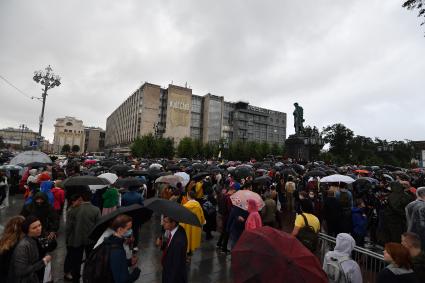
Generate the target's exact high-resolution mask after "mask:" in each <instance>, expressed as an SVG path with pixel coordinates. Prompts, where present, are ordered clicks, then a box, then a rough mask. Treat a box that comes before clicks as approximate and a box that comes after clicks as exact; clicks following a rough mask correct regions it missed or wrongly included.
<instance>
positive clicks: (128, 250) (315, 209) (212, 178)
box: [0, 162, 425, 283]
mask: <svg viewBox="0 0 425 283" xmlns="http://www.w3.org/2000/svg"><path fill="white" fill-rule="evenodd" d="M230 165H235V166H230ZM230 165H229V164H228V165H226V166H224V165H223V166H221V167H220V164H219V163H217V164H215V165H214V168H213V170H208V168H207V166H205V168H203V169H198V170H194V169H193V167H191V166H190V165H189V166H188V165H181V166H179V167H178V169H174V172H173V173H175V172H176V171H181V172H188V173H189V174H190V175H191V178H190V180H187V182H185V183H183V182H177V183H176V184H170V183H163V184H157V183H155V179H156V178H157V177H158V175H156V176H155V178H153V177H152V176H149V175H143V177H140V179H144V180H143V183H144V184H143V185H137V186H129V187H125V188H123V187H119V186H116V185H114V184H115V181H116V180H115V181H111V185H109V186H104V187H103V188H100V189H99V188H97V189H93V188H90V187H89V186H72V187H64V186H63V184H62V183H63V180H65V179H66V178H70V177H73V176H78V175H81V174H84V173H86V174H92V175H93V172H92V171H90V170H89V169H90V168H84V167H83V166H82V165H81V164H79V163H73V165H72V166H63V167H62V168H61V167H60V166H58V165H56V166H40V167H39V168H38V169H36V168H33V169H30V168H29V169H28V170H26V171H25V172H24V173H23V176H22V179H21V180H20V183H21V188H24V189H25V194H24V197H25V204H24V206H23V208H22V211H21V213H20V215H19V216H15V217H12V218H11V219H9V221H8V222H7V224H6V226H5V229H4V231H3V234H2V236H1V238H0V270H1V275H0V277H1V278H2V280H6V278H7V280H6V281H4V282H49V281H51V280H52V277H51V260H52V256H51V255H50V254H51V252H52V251H53V250H54V249H56V247H57V240H56V238H57V237H58V230H59V225H60V221H59V219H60V215H62V214H65V215H66V221H65V238H66V256H65V260H64V267H63V268H64V279H65V280H69V281H72V282H80V279H81V277H83V278H82V279H83V281H84V282H95V281H93V280H94V279H93V278H97V280H100V279H99V278H101V280H102V281H105V282H116V283H118V282H134V281H136V280H137V279H138V278H139V276H140V272H141V271H140V269H139V267H137V262H138V258H137V253H138V246H139V241H140V237H141V235H140V229H141V226H142V223H141V221H140V219H138V217H134V216H132V215H127V214H118V215H116V216H115V217H113V218H112V219H111V220H110V222H109V225H108V228H107V229H106V230H105V231H104V233H103V234H102V236H101V237H100V238H98V239H92V238H91V237H90V234H91V232H92V230H93V229H94V227H96V225H97V223H99V221H100V219H101V218H102V217H104V216H107V215H110V214H111V213H114V211H116V210H117V209H118V208H119V207H126V206H130V205H133V204H139V205H143V204H144V202H145V200H146V199H147V198H149V197H151V196H153V195H157V196H159V197H160V198H162V199H167V200H170V201H173V202H177V203H179V204H181V205H182V206H184V207H185V208H187V209H188V210H189V211H191V212H192V213H193V214H194V215H196V217H197V219H198V220H199V223H200V224H201V225H202V227H197V226H194V225H190V224H185V223H179V222H178V221H176V220H175V219H173V215H162V217H161V226H162V230H161V232H160V234H159V235H158V237H157V239H156V243H155V244H156V245H157V246H158V249H159V250H161V252H158V258H160V260H161V264H162V266H163V272H162V281H163V282H187V281H188V275H187V267H188V266H190V264H191V257H192V256H193V254H194V253H196V250H197V249H198V248H199V247H200V246H201V242H202V239H203V236H202V234H203V233H205V237H204V239H205V241H211V240H213V239H214V238H215V239H216V240H217V243H216V246H217V249H218V251H219V252H221V253H222V254H229V253H230V252H231V251H232V249H234V248H235V246H236V245H237V243H238V240H239V239H240V237H241V235H242V234H243V233H244V231H249V230H254V229H257V228H259V227H261V226H270V227H273V228H276V229H283V230H285V231H287V232H289V233H290V234H291V235H293V236H294V237H297V238H298V239H299V241H300V242H301V243H303V245H304V246H305V247H306V248H307V249H309V250H310V251H311V252H312V253H315V252H316V251H317V248H318V247H317V245H318V233H319V232H322V233H326V234H328V235H330V236H333V237H335V238H336V246H335V248H334V250H333V251H329V252H328V253H327V254H326V255H325V257H324V259H323V270H324V271H325V272H326V274H327V276H328V278H329V280H330V282H362V273H361V270H360V267H359V265H358V263H356V261H355V260H353V259H352V257H351V254H352V252H353V250H354V247H355V246H358V247H366V248H374V249H375V250H376V249H379V248H382V252H383V255H384V260H385V261H386V262H387V263H388V266H387V267H386V268H385V269H383V270H381V271H380V273H379V274H378V277H377V282H425V254H424V252H423V249H424V247H425V186H423V185H424V184H423V183H421V182H423V172H419V171H418V172H415V173H411V174H410V175H409V174H407V173H406V172H402V173H393V172H391V171H382V170H378V169H375V168H372V169H373V170H365V169H359V168H358V167H339V168H336V167H326V166H325V165H324V164H322V163H317V164H315V163H312V164H308V165H306V166H302V165H299V164H290V163H288V164H283V163H282V164H274V165H263V166H258V165H257V164H255V163H250V164H241V165H239V164H230ZM238 165H239V166H238ZM140 166H141V164H140V162H139V163H138V162H133V167H135V168H134V170H136V171H137V170H140V169H142V168H139V167H140ZM189 167H190V168H189ZM238 167H239V169H244V170H238ZM242 167H243V168H242ZM189 169H190V170H189ZM210 169H211V168H210ZM159 170H160V171H161V172H164V171H166V165H165V167H164V168H160V169H159ZM105 171H107V169H105V170H104V171H103V172H105ZM327 171H328V172H327ZM200 172H201V173H202V172H206V173H205V174H196V173H200ZM115 173H117V174H116V175H117V178H119V179H121V178H124V177H126V176H127V175H128V174H129V172H125V171H124V172H115ZM332 173H334V174H337V173H340V174H341V175H344V176H351V177H352V178H353V179H354V180H353V182H345V181H338V182H322V181H321V178H322V177H324V176H326V175H331V174H332ZM421 184H422V186H421ZM0 186H7V177H6V175H5V174H1V175H0ZM4 191H5V192H6V190H4ZM244 191H250V192H252V194H253V196H255V195H258V199H257V198H255V197H249V198H247V199H246V200H244V201H245V202H246V203H243V204H242V205H238V204H236V203H235V199H234V196H236V195H240V194H241V192H244ZM246 195H250V194H248V193H247V194H246ZM7 197H8V194H6V193H4V194H3V193H2V194H0V199H1V202H3V201H5V200H6V199H7ZM1 202H0V204H1ZM214 231H215V232H217V234H215V233H214V234H213V232H214ZM105 258H106V259H108V260H107V261H106V262H105ZM83 261H84V262H85V263H84V267H83V274H81V267H82V265H83ZM99 282H100V281H99Z"/></svg>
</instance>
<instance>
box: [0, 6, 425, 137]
mask: <svg viewBox="0 0 425 283" xmlns="http://www.w3.org/2000/svg"><path fill="white" fill-rule="evenodd" d="M402 2H403V1H398V0H385V1H383V0H379V1H378V0H358V1H348V0H342V1H335V0H319V1H318V0H306V1H288V0H286V1H266V0H262V1H247V0H240V1H229V0H227V1H217V0H216V1H199V0H195V1H171V0H170V1H87V0H81V1H55V0H52V1H44V0H39V1H25V0H2V1H0V40H1V44H0V51H1V52H0V76H2V77H4V78H6V79H7V80H9V81H10V82H11V83H13V84H14V85H15V86H17V87H18V88H19V89H21V90H22V91H23V92H24V93H26V94H27V95H29V96H40V95H41V85H38V84H36V83H35V82H34V81H33V80H32V77H33V72H34V71H35V70H39V69H43V68H44V67H46V66H47V65H48V64H50V65H51V66H52V68H53V71H54V72H55V73H56V74H58V75H60V76H61V77H62V84H61V86H60V87H58V88H54V89H52V90H50V91H49V92H48V94H49V95H48V97H47V104H46V113H45V122H44V126H43V135H45V136H46V137H47V138H48V139H49V140H50V141H52V140H53V132H54V127H53V124H54V122H55V119H56V118H59V117H64V116H75V117H77V118H79V119H81V120H83V122H84V125H85V126H100V127H102V128H105V125H106V118H107V117H108V116H109V115H110V114H111V113H112V111H113V110H114V109H116V108H117V107H118V106H119V105H120V104H121V103H122V102H123V101H124V100H125V99H126V98H127V97H128V96H129V95H130V94H131V93H132V92H133V91H134V90H136V89H137V88H138V87H139V86H140V85H141V84H142V83H143V82H145V81H148V82H151V83H154V84H159V85H161V86H167V85H168V84H169V83H171V82H172V81H173V82H174V84H177V85H182V86H183V85H184V84H185V82H187V83H188V85H189V86H190V87H191V88H192V89H193V93H194V94H197V95H204V94H206V93H208V92H210V93H212V94H215V95H220V96H224V97H225V99H226V100H229V101H237V100H244V101H248V102H250V103H251V104H252V105H255V106H260V107H265V108H270V109H273V110H277V111H283V112H286V113H288V124H287V127H288V134H291V133H293V132H294V128H293V116H292V112H293V110H294V107H293V103H294V102H298V103H299V104H300V105H301V106H302V107H303V108H304V118H305V120H306V122H305V124H307V125H315V126H317V127H319V128H322V127H323V126H326V125H330V124H334V123H343V124H344V125H346V126H347V127H348V128H350V129H352V130H353V131H354V133H355V134H358V135H365V136H369V137H372V138H373V137H380V138H385V139H389V140H394V139H397V140H403V139H411V140H425V119H424V106H425V95H424V94H425V90H424V78H425V56H424V50H425V38H424V33H425V27H420V26H419V23H420V20H419V19H418V18H417V17H416V14H417V13H416V12H411V11H407V10H405V9H403V8H402V7H401V5H402ZM0 99H1V104H0V105H1V108H0V109H1V110H0V128H4V127H18V126H19V125H20V124H22V123H23V124H26V125H27V126H28V127H30V128H31V129H33V130H34V131H38V117H39V116H40V112H41V103H40V102H39V101H37V100H31V99H29V98H28V97H25V96H24V95H23V94H21V93H20V92H18V91H17V90H16V89H14V88H12V87H11V86H10V85H8V84H7V83H6V82H5V81H4V80H1V79H0Z"/></svg>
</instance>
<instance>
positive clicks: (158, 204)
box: [145, 198, 201, 227]
mask: <svg viewBox="0 0 425 283" xmlns="http://www.w3.org/2000/svg"><path fill="white" fill-rule="evenodd" d="M145 207H146V208H149V209H151V210H153V211H154V212H156V213H159V214H164V215H165V216H168V217H171V218H172V219H174V220H176V221H177V222H181V223H185V224H189V225H194V226H198V227H201V223H199V219H198V217H197V216H196V215H195V214H194V213H192V212H191V211H190V210H189V209H187V208H186V207H184V206H183V205H181V204H179V203H177V202H174V201H170V200H166V199H159V198H150V199H148V200H147V201H145Z"/></svg>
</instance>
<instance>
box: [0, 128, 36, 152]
mask: <svg viewBox="0 0 425 283" xmlns="http://www.w3.org/2000/svg"><path fill="white" fill-rule="evenodd" d="M0 137H1V138H2V139H3V142H4V144H6V145H7V146H8V147H12V148H15V149H18V148H19V149H20V148H24V149H25V148H28V147H30V143H31V142H35V141H38V133H36V132H33V131H32V130H30V129H28V128H27V127H22V128H20V129H15V128H6V129H1V130H0Z"/></svg>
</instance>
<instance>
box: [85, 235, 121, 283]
mask: <svg viewBox="0 0 425 283" xmlns="http://www.w3.org/2000/svg"><path fill="white" fill-rule="evenodd" d="M118 248H120V246H119V245H113V244H109V243H105V242H102V243H101V244H100V245H99V246H97V247H96V248H95V249H94V250H93V251H92V252H91V253H90V254H89V256H88V257H87V258H86V261H85V263H84V269H83V283H97V282H102V283H114V278H113V275H112V270H111V268H110V267H109V258H110V255H111V250H112V249H118Z"/></svg>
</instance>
